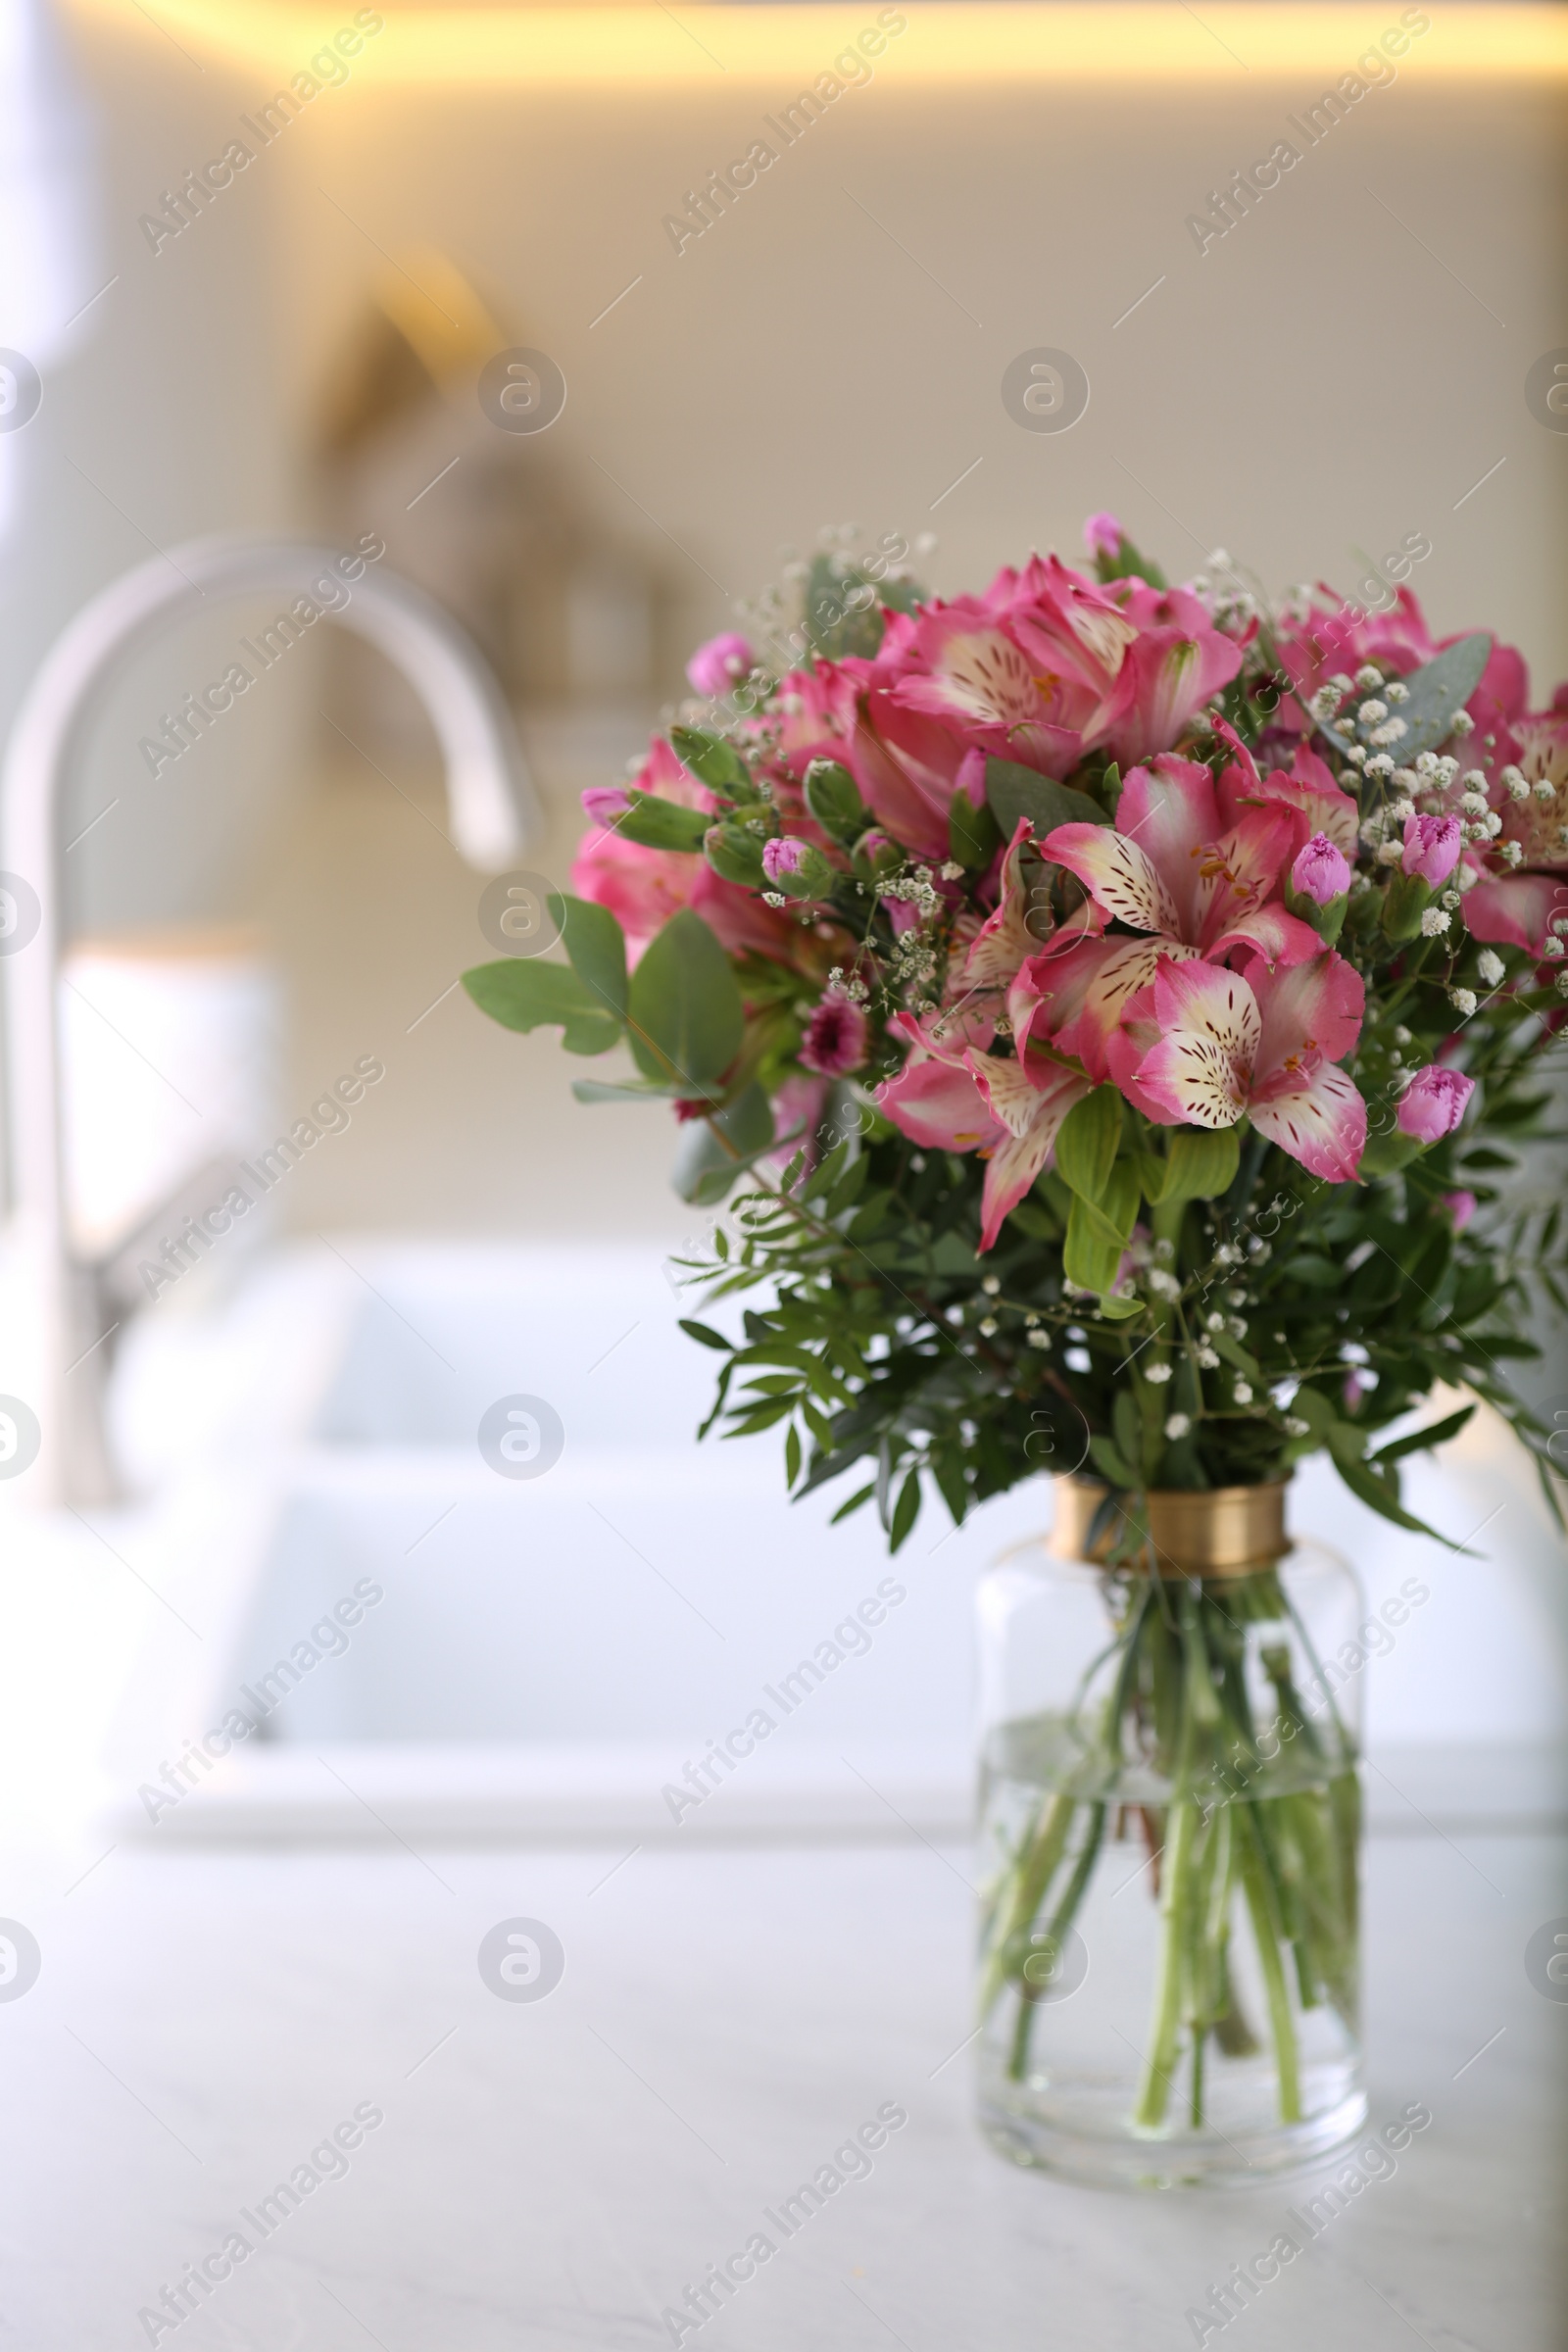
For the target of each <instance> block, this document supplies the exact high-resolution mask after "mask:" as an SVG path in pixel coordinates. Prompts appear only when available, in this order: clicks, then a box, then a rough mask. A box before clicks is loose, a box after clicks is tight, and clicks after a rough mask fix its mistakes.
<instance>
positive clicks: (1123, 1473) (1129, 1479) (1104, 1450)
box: [1089, 1438, 1140, 1487]
mask: <svg viewBox="0 0 1568 2352" xmlns="http://www.w3.org/2000/svg"><path fill="white" fill-rule="evenodd" d="M1089 1456H1090V1459H1091V1461H1092V1462H1093V1463H1094V1465H1095V1468H1096V1469H1097V1470H1098V1471H1099V1472H1100V1475H1101V1477H1102V1478H1107V1479H1109V1481H1110V1483H1111V1485H1112V1486H1113V1487H1136V1486H1138V1485H1139V1484H1140V1480H1139V1476H1138V1473H1137V1471H1136V1470H1135V1469H1134V1468H1133V1466H1132V1464H1131V1463H1130V1462H1128V1461H1126V1460H1125V1459H1124V1458H1123V1457H1122V1455H1121V1454H1119V1453H1118V1452H1117V1450H1116V1448H1115V1446H1113V1445H1112V1444H1111V1442H1110V1440H1109V1438H1091V1439H1090V1441H1089Z"/></svg>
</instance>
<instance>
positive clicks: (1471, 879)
mask: <svg viewBox="0 0 1568 2352" xmlns="http://www.w3.org/2000/svg"><path fill="white" fill-rule="evenodd" d="M1503 846H1504V847H1505V848H1506V847H1507V844H1506V843H1505V844H1504V845H1503ZM1480 879H1481V876H1480V875H1479V874H1478V873H1477V872H1476V869H1475V867H1474V866H1473V865H1456V866H1455V867H1454V869H1453V880H1454V887H1455V889H1457V890H1461V891H1465V890H1474V888H1475V886H1476V884H1477V883H1478V882H1479V881H1480Z"/></svg>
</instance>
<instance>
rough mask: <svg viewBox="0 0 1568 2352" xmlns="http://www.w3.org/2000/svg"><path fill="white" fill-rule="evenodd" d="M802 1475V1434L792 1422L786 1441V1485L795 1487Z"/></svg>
mask: <svg viewBox="0 0 1568 2352" xmlns="http://www.w3.org/2000/svg"><path fill="white" fill-rule="evenodd" d="M800 1475H801V1433H800V1431H799V1430H798V1429H797V1428H796V1426H795V1424H794V1422H793V1421H792V1422H791V1423H790V1426H789V1433H788V1435H787V1436H786V1438H785V1440H784V1484H785V1486H786V1487H787V1488H788V1487H793V1486H794V1484H795V1481H796V1480H797V1479H798V1478H799V1477H800Z"/></svg>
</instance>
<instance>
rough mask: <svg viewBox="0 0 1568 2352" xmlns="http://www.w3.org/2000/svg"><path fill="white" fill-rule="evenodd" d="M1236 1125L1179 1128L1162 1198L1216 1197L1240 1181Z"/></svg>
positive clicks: (1173, 1134) (1168, 1150) (1173, 1136)
mask: <svg viewBox="0 0 1568 2352" xmlns="http://www.w3.org/2000/svg"><path fill="white" fill-rule="evenodd" d="M1241 1153H1242V1144H1241V1134H1240V1130H1239V1129H1238V1128H1236V1127H1177V1128H1174V1129H1172V1131H1171V1138H1170V1143H1169V1145H1168V1146H1167V1148H1166V1153H1165V1180H1164V1183H1163V1185H1162V1187H1161V1189H1160V1195H1159V1198H1160V1201H1161V1202H1166V1201H1213V1200H1215V1199H1217V1198H1218V1196H1219V1195H1220V1194H1221V1193H1228V1192H1229V1191H1230V1188H1231V1186H1232V1185H1233V1184H1234V1183H1235V1181H1236V1170H1237V1166H1238V1163H1239V1162H1240V1159H1241Z"/></svg>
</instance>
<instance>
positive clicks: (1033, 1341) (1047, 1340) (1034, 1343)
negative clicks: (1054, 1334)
mask: <svg viewBox="0 0 1568 2352" xmlns="http://www.w3.org/2000/svg"><path fill="white" fill-rule="evenodd" d="M1029 1345H1030V1347H1031V1348H1049V1347H1050V1346H1051V1334H1050V1332H1049V1331H1047V1330H1045V1329H1044V1328H1043V1327H1042V1326H1041V1325H1040V1324H1038V1323H1037V1324H1036V1325H1035V1327H1034V1329H1033V1331H1031V1332H1030V1334H1029Z"/></svg>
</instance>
